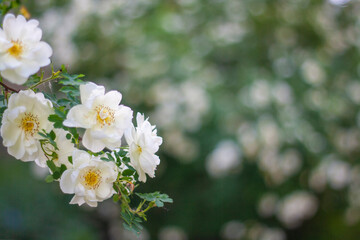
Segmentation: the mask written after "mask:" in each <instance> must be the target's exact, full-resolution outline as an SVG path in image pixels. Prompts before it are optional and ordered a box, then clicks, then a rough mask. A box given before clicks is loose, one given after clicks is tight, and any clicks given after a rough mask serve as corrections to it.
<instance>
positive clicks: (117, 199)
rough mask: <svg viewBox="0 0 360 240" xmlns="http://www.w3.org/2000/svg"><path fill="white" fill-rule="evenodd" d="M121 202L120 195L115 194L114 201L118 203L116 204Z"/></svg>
mask: <svg viewBox="0 0 360 240" xmlns="http://www.w3.org/2000/svg"><path fill="white" fill-rule="evenodd" d="M119 200H120V197H119V195H118V194H114V196H113V201H114V202H115V203H116V202H118V201H119Z"/></svg>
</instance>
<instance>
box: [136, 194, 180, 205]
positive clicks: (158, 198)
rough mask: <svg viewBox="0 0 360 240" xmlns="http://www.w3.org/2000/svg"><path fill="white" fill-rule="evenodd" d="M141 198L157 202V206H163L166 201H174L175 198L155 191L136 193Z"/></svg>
mask: <svg viewBox="0 0 360 240" xmlns="http://www.w3.org/2000/svg"><path fill="white" fill-rule="evenodd" d="M136 195H138V196H139V197H140V198H142V199H144V200H146V201H149V202H155V204H156V206H157V207H163V206H164V203H172V202H173V200H172V199H171V198H170V197H169V196H168V195H167V194H161V193H160V192H153V193H136Z"/></svg>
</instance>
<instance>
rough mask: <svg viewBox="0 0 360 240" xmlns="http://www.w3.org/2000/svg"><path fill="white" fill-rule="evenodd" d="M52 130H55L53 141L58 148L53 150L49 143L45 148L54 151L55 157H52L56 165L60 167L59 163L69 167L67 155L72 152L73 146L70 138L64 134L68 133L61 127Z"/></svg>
mask: <svg viewBox="0 0 360 240" xmlns="http://www.w3.org/2000/svg"><path fill="white" fill-rule="evenodd" d="M53 131H54V132H55V135H56V138H55V140H54V141H55V143H56V146H57V147H58V150H55V149H54V147H53V146H52V145H51V144H48V145H47V146H46V148H47V149H48V151H49V152H50V153H51V152H56V154H57V159H54V160H53V162H54V164H55V165H56V166H57V167H60V166H61V164H64V165H65V166H66V167H67V168H71V167H72V165H71V163H70V162H69V157H70V156H71V155H72V153H73V152H74V150H75V146H74V144H73V143H72V142H71V139H67V138H66V134H68V132H67V131H65V130H63V129H54V130H53ZM44 157H45V156H44Z"/></svg>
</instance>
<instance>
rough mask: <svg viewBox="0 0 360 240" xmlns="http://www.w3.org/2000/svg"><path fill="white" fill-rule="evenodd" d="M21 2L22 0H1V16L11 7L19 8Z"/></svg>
mask: <svg viewBox="0 0 360 240" xmlns="http://www.w3.org/2000/svg"><path fill="white" fill-rule="evenodd" d="M20 4H21V1H20V0H0V18H1V17H2V16H4V15H5V14H6V13H7V12H9V11H10V10H11V9H14V8H18V7H19V6H20Z"/></svg>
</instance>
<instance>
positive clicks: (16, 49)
mask: <svg viewBox="0 0 360 240" xmlns="http://www.w3.org/2000/svg"><path fill="white" fill-rule="evenodd" d="M12 44H13V45H12V47H11V48H9V49H8V52H9V53H10V55H12V56H14V57H16V58H18V57H20V55H21V54H22V52H23V46H22V45H21V43H20V42H19V41H12Z"/></svg>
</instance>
